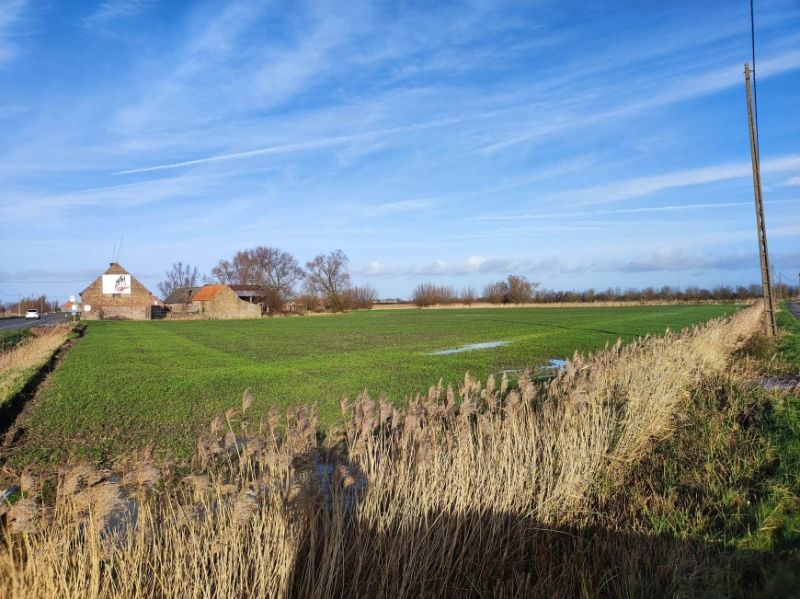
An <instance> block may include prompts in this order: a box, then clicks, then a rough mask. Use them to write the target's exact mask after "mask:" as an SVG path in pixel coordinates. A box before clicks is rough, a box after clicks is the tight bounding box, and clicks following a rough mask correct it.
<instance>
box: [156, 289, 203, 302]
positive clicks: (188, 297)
mask: <svg viewBox="0 0 800 599" xmlns="http://www.w3.org/2000/svg"><path fill="white" fill-rule="evenodd" d="M200 289H201V288H200V287H176V288H175V289H173V290H172V293H170V294H169V295H168V296H167V299H165V300H164V303H165V304H188V303H189V302H191V301H192V299H193V298H192V296H193V295H194V294H195V293H197V291H199V290H200Z"/></svg>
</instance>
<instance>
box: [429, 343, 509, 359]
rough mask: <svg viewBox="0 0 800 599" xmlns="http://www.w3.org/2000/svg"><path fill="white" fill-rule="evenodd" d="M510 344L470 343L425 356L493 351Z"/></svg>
mask: <svg viewBox="0 0 800 599" xmlns="http://www.w3.org/2000/svg"><path fill="white" fill-rule="evenodd" d="M509 343H511V342H510V341H484V342H483V343H470V344H469V345H464V346H462V347H451V348H450V349H442V350H439V351H435V352H430V353H429V354H426V355H428V356H449V355H450V354H463V353H464V352H468V351H475V350H478V349H494V348H495V347H501V346H503V345H508V344H509Z"/></svg>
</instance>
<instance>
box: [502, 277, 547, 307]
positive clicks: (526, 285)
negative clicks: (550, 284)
mask: <svg viewBox="0 0 800 599" xmlns="http://www.w3.org/2000/svg"><path fill="white" fill-rule="evenodd" d="M507 285H508V301H509V303H512V304H529V303H530V302H532V301H533V291H534V289H536V288H537V287H538V286H539V283H533V282H531V281H529V280H528V279H526V278H525V277H523V276H518V275H508V283H507Z"/></svg>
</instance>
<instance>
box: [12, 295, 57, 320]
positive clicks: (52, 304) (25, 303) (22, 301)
mask: <svg viewBox="0 0 800 599" xmlns="http://www.w3.org/2000/svg"><path fill="white" fill-rule="evenodd" d="M30 309H36V310H39V312H40V313H42V314H44V313H45V312H55V311H56V310H58V301H57V300H54V299H49V298H48V297H47V296H46V295H44V294H42V295H35V296H34V295H32V296H29V297H21V298H19V299H18V300H11V301H7V302H0V316H18V315H21V314H25V312H26V311H27V310H30Z"/></svg>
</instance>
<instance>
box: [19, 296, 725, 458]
mask: <svg viewBox="0 0 800 599" xmlns="http://www.w3.org/2000/svg"><path fill="white" fill-rule="evenodd" d="M735 309H736V306H734V305H732V304H723V305H668V306H642V307H622V308H620V307H613V308H599V307H595V308H541V309H535V308H533V309H532V308H512V309H463V310H425V311H419V310H394V311H392V310H385V311H379V310H375V311H369V312H355V313H350V314H343V315H336V316H320V317H311V316H309V317H300V318H276V319H265V320H260V321H186V322H91V323H89V326H88V329H87V331H86V335H85V336H84V337H83V338H82V339H81V340H80V341H79V342H78V343H77V344H76V345H75V346H74V347H73V348H72V349H71V350H70V352H69V354H68V355H67V356H66V358H65V359H64V360H63V362H62V364H61V366H60V368H59V369H58V370H57V371H56V372H55V373H54V374H53V376H52V377H51V379H50V380H49V381H48V382H47V384H46V385H45V386H44V388H43V389H42V390H41V391H40V394H39V396H38V397H37V398H36V400H35V401H34V402H32V404H31V405H30V406H28V409H27V410H26V412H25V413H24V414H23V417H22V418H21V425H22V426H23V427H24V430H25V435H24V436H23V438H22V440H21V442H20V444H19V446H18V447H17V448H16V449H15V450H14V455H13V457H12V460H13V461H15V462H22V461H27V460H40V461H55V460H61V459H64V458H65V457H66V456H67V455H69V454H70V453H75V454H78V455H85V456H89V457H94V458H107V457H110V456H114V455H117V454H119V453H121V452H123V453H124V452H126V451H133V450H135V449H137V448H139V447H142V446H143V445H144V444H146V443H147V442H148V441H154V442H155V444H156V447H157V448H159V449H160V450H170V451H172V452H173V453H174V454H175V455H176V457H178V458H185V457H186V456H187V455H189V454H190V453H191V451H192V449H193V447H194V445H195V442H196V436H197V434H198V433H199V432H200V431H202V430H204V429H205V428H206V427H207V426H208V422H209V421H210V420H211V419H212V418H213V417H214V416H215V415H216V414H218V413H220V412H222V411H224V410H225V409H227V408H229V407H231V406H238V405H239V402H240V398H241V395H242V392H243V391H244V390H245V389H246V388H250V389H251V390H252V394H253V397H254V404H253V412H254V413H255V414H261V413H264V412H265V411H266V410H267V409H268V408H269V406H270V405H272V404H275V405H277V406H278V407H279V408H281V409H284V408H286V407H288V406H291V405H295V404H299V403H305V404H308V405H310V404H312V403H314V402H317V404H318V409H319V413H320V418H321V421H322V423H323V424H326V425H336V424H337V422H339V418H340V411H339V410H340V408H339V400H340V399H341V397H342V396H343V395H348V396H350V397H353V396H355V395H356V394H358V393H359V392H360V391H361V390H363V389H365V388H366V389H368V390H369V392H370V394H372V395H373V396H375V397H377V396H378V395H379V394H385V395H386V396H387V397H388V398H389V399H390V400H391V401H393V402H396V403H398V404H400V403H402V402H403V400H404V398H405V397H407V396H408V395H409V394H412V393H417V392H425V391H427V388H428V387H429V386H430V385H433V384H435V383H436V382H437V381H438V380H439V379H440V378H441V379H443V380H444V382H445V383H452V384H457V383H458V382H459V381H460V380H462V379H463V377H464V373H465V372H469V373H471V374H472V375H473V376H476V377H478V378H480V379H485V378H486V377H487V376H488V375H489V374H490V373H498V372H500V371H503V370H510V369H519V368H531V369H535V368H537V367H539V366H541V365H542V364H544V363H546V362H547V361H548V359H549V358H553V357H555V358H565V357H569V356H571V355H572V353H573V352H575V351H576V350H577V351H579V352H587V351H595V350H599V349H601V348H602V347H603V346H604V345H605V344H606V342H611V343H613V342H615V341H616V340H617V338H622V339H623V341H630V340H632V339H634V338H636V337H639V336H643V335H646V334H662V333H663V332H664V331H665V329H666V328H668V327H669V328H671V329H673V330H679V329H681V328H683V327H687V326H690V325H692V324H695V323H699V322H702V321H705V320H708V319H710V318H714V317H718V316H722V315H725V314H729V313H731V312H733V311H734V310H735ZM488 341H507V342H509V343H508V345H505V346H502V347H497V348H494V349H484V350H478V351H472V352H466V353H457V354H451V355H439V356H436V355H430V352H432V351H435V350H441V349H447V348H455V347H459V346H462V345H465V344H471V343H477V342H488Z"/></svg>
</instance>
